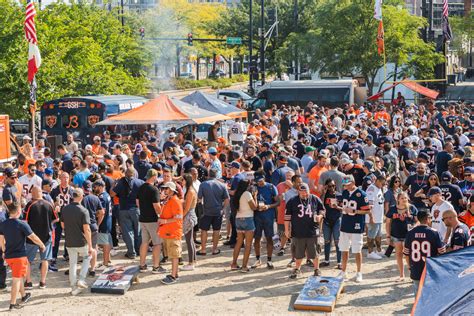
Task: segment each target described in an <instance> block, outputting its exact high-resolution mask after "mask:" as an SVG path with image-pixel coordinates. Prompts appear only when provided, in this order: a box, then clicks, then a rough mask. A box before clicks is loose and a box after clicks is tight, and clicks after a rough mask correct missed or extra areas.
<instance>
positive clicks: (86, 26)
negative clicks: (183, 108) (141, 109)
mask: <svg viewBox="0 0 474 316" xmlns="http://www.w3.org/2000/svg"><path fill="white" fill-rule="evenodd" d="M0 7H1V8H2V17H4V18H2V19H0V37H1V38H2V40H1V41H0V42H1V43H0V71H1V72H2V75H0V89H1V90H0V91H1V93H0V98H1V99H0V100H1V104H0V112H1V113H8V114H10V115H11V116H12V117H14V118H21V117H26V116H27V115H28V112H27V110H26V108H27V107H26V105H27V103H28V98H29V88H28V83H27V80H26V74H27V50H28V45H27V43H26V41H25V40H24V33H23V20H24V14H25V13H24V7H23V6H22V5H20V4H18V3H17V2H16V1H13V0H0ZM37 12H38V16H37V18H36V28H37V34H38V42H39V48H40V51H41V56H42V65H41V67H40V69H39V71H38V73H37V75H36V79H37V85H38V104H40V105H41V104H42V103H43V102H44V101H47V100H51V99H55V98H60V97H64V96H72V95H87V94H138V95H143V94H145V93H146V92H147V88H148V85H149V82H148V79H147V78H146V77H145V73H144V70H143V67H144V66H148V65H149V64H150V56H149V53H148V52H147V51H146V50H145V49H143V47H141V45H140V42H139V39H138V35H137V34H135V33H134V32H133V31H132V29H131V28H130V27H129V26H125V28H124V29H123V30H122V25H121V23H120V21H119V20H118V19H117V17H116V16H115V15H114V14H111V13H109V12H108V11H106V10H102V9H99V8H97V7H95V6H89V5H81V4H72V5H66V4H63V3H59V4H53V5H50V6H48V7H46V8H45V9H44V10H41V11H39V10H37Z"/></svg>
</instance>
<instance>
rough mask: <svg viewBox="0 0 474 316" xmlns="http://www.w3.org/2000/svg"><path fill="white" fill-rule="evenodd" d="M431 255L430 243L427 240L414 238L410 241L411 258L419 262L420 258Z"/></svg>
mask: <svg viewBox="0 0 474 316" xmlns="http://www.w3.org/2000/svg"><path fill="white" fill-rule="evenodd" d="M430 255H431V244H430V243H429V242H428V241H426V240H425V241H422V242H421V243H420V242H419V241H418V240H415V241H413V242H412V243H411V260H412V261H413V262H419V261H420V260H421V259H423V261H425V260H426V257H429V256H430Z"/></svg>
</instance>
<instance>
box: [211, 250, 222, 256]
mask: <svg viewBox="0 0 474 316" xmlns="http://www.w3.org/2000/svg"><path fill="white" fill-rule="evenodd" d="M220 253H221V250H220V249H217V250H216V252H213V253H212V255H213V256H216V255H218V254H220Z"/></svg>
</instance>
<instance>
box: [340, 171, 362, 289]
mask: <svg viewBox="0 0 474 316" xmlns="http://www.w3.org/2000/svg"><path fill="white" fill-rule="evenodd" d="M342 184H343V186H344V191H343V192H342V221H341V236H340V239H339V249H340V250H341V252H342V272H341V276H342V277H344V278H345V277H346V268H347V261H348V260H349V247H350V248H351V249H352V253H353V254H354V256H355V258H356V265H357V274H356V277H355V281H356V282H362V272H361V267H362V244H363V233H364V227H365V215H366V214H369V213H370V206H369V199H368V198H367V194H366V193H365V192H364V191H362V190H361V189H359V188H358V187H356V185H355V181H354V177H353V176H352V175H348V176H346V177H345V178H344V179H343V180H342Z"/></svg>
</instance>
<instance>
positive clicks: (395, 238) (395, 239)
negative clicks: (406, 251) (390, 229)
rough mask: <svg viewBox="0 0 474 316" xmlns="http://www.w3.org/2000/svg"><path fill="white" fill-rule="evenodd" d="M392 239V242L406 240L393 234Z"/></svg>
mask: <svg viewBox="0 0 474 316" xmlns="http://www.w3.org/2000/svg"><path fill="white" fill-rule="evenodd" d="M390 239H391V240H392V242H404V241H405V238H398V237H393V236H391V237H390Z"/></svg>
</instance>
